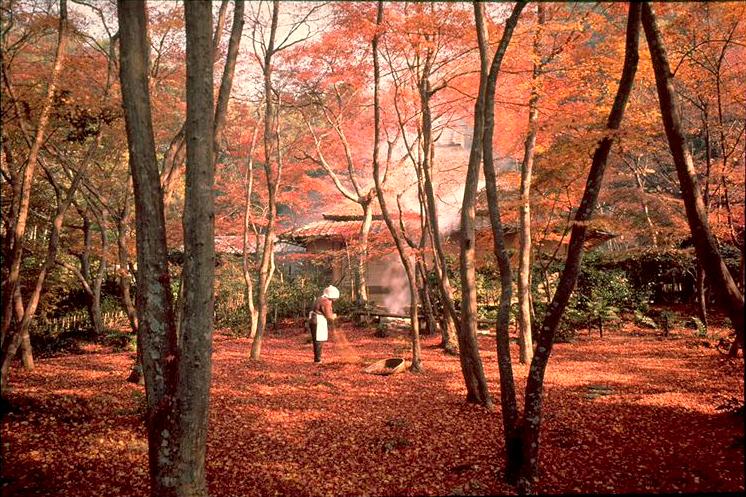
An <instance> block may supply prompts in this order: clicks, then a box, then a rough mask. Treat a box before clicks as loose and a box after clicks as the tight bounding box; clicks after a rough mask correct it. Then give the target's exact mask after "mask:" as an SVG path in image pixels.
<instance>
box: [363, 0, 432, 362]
mask: <svg viewBox="0 0 746 497" xmlns="http://www.w3.org/2000/svg"><path fill="white" fill-rule="evenodd" d="M382 24H383V2H382V1H381V0H379V1H378V8H377V9H376V27H377V28H381V25H382ZM380 36H381V33H380V31H376V33H375V34H374V35H373V41H372V44H371V45H372V50H373V127H374V135H375V138H374V140H373V180H374V181H375V183H376V195H377V196H378V203H379V205H380V206H381V214H382V215H383V220H384V222H385V223H386V226H387V227H388V229H389V233H391V237H392V238H393V239H394V243H395V244H396V250H397V251H398V252H399V259H401V263H402V265H403V266H404V272H405V273H406V275H407V282H408V284H409V297H410V303H411V305H410V310H409V318H410V320H411V322H412V329H411V332H410V336H411V340H412V364H411V366H410V367H409V370H410V371H412V372H413V373H419V372H421V371H422V353H421V347H420V323H419V317H418V311H417V303H418V292H417V278H416V276H415V273H414V268H413V267H412V261H411V260H410V259H409V256H408V254H407V253H406V250H405V248H404V243H403V242H402V236H401V235H400V233H399V232H398V231H397V229H396V226H395V225H394V222H393V220H392V219H391V216H390V215H389V211H388V207H387V206H386V199H385V198H384V195H383V188H382V186H381V175H380V170H381V165H380V147H381V125H382V123H381V100H380V98H381V97H380V88H379V87H380V81H381V67H380V62H379V59H378V43H379V39H380Z"/></svg>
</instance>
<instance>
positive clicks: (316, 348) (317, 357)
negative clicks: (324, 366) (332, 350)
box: [311, 324, 324, 362]
mask: <svg viewBox="0 0 746 497" xmlns="http://www.w3.org/2000/svg"><path fill="white" fill-rule="evenodd" d="M311 340H312V341H313V362H321V346H322V345H323V344H324V342H317V341H316V325H315V324H312V325H311Z"/></svg>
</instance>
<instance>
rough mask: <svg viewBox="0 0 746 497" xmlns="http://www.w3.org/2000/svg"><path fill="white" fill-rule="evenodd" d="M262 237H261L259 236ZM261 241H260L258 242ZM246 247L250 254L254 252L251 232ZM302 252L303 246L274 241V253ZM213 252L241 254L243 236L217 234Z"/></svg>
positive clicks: (254, 245) (254, 244)
mask: <svg viewBox="0 0 746 497" xmlns="http://www.w3.org/2000/svg"><path fill="white" fill-rule="evenodd" d="M260 238H262V242H263V241H264V240H263V237H262V236H260ZM260 243H261V242H260ZM247 248H248V250H249V253H250V254H253V253H255V252H256V237H255V236H254V235H253V234H250V235H249V240H248V244H247ZM299 252H303V248H302V247H299V246H298V245H294V244H292V243H286V242H283V241H277V242H275V254H289V253H299ZM215 253H217V254H233V255H242V254H243V236H242V235H217V236H216V237H215Z"/></svg>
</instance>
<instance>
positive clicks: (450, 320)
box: [417, 56, 458, 354]
mask: <svg viewBox="0 0 746 497" xmlns="http://www.w3.org/2000/svg"><path fill="white" fill-rule="evenodd" d="M431 66H432V62H431V61H430V57H429V56H428V59H427V62H426V64H425V67H424V68H423V70H422V74H421V75H420V79H419V81H418V85H417V87H418V93H419V98H420V109H421V111H422V118H421V123H422V152H423V155H422V157H423V160H422V176H423V190H424V200H425V212H426V215H427V219H428V224H429V226H430V227H431V229H430V235H431V239H432V245H433V251H434V252H435V254H434V255H435V257H436V258H437V262H436V264H435V267H436V275H437V277H438V289H439V293H440V300H441V302H442V303H443V313H444V316H443V329H442V330H441V333H442V341H441V343H440V346H441V347H443V349H444V350H445V351H446V352H447V353H449V354H456V353H457V351H458V345H457V344H458V337H457V335H456V327H457V323H458V315H457V314H456V307H455V305H454V303H453V290H452V288H451V282H450V280H449V278H448V272H447V271H446V270H445V267H446V257H445V252H444V250H443V243H442V239H441V233H440V226H439V224H440V223H439V221H438V208H437V204H436V203H435V189H434V188H433V171H432V166H433V148H434V147H433V121H432V110H431V108H430V98H431V96H432V92H433V89H432V87H431V85H430V80H429V77H430V71H431ZM438 268H441V269H440V270H439V269H438Z"/></svg>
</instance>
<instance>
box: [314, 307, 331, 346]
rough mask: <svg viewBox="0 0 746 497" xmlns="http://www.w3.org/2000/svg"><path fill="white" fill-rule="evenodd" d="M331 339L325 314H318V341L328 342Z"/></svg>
mask: <svg viewBox="0 0 746 497" xmlns="http://www.w3.org/2000/svg"><path fill="white" fill-rule="evenodd" d="M328 339H329V327H328V325H327V322H326V318H325V317H324V315H323V314H318V313H317V314H316V341H317V342H326V341H327V340H328Z"/></svg>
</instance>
